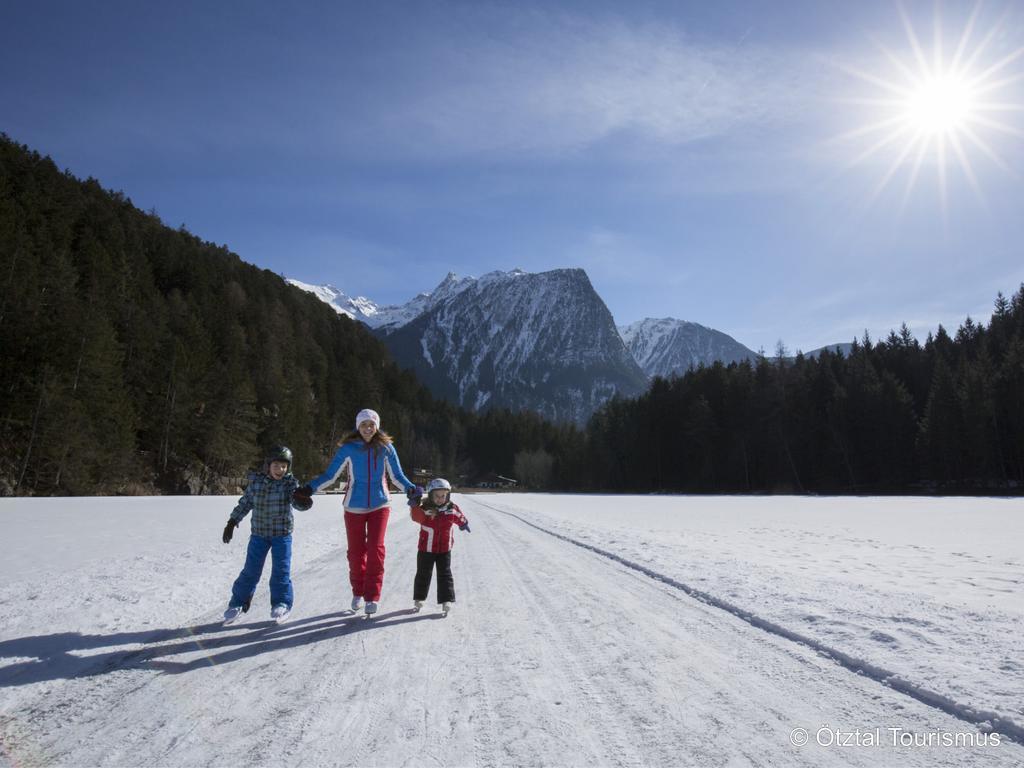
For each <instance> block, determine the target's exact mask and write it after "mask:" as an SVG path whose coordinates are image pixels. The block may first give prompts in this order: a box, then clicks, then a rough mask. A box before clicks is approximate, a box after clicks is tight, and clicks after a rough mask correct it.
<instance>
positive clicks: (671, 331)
mask: <svg viewBox="0 0 1024 768" xmlns="http://www.w3.org/2000/svg"><path fill="white" fill-rule="evenodd" d="M619 333H620V334H622V339H623V341H624V342H625V343H626V348H627V349H629V351H630V353H631V354H632V355H633V357H634V359H635V360H636V361H637V363H638V364H639V365H640V367H641V368H642V369H643V371H644V373H646V374H647V375H648V376H649V377H652V378H653V377H654V376H671V375H673V374H683V373H685V372H686V371H687V370H689V369H690V368H696V367H698V366H700V365H705V366H707V365H712V364H714V363H715V362H716V361H720V362H722V363H724V364H726V365H728V364H729V363H739V362H742V361H744V360H756V359H757V353H756V352H754V351H753V350H751V349H748V348H747V347H745V346H743V345H742V344H740V343H739V342H738V341H736V339H734V338H732V336H729V335H727V334H725V333H722V332H721V331H716V330H715V329H713V328H707V327H705V326H703V325H700V324H698V323H691V322H687V321H685V320H676V319H675V318H671V317H666V318H661V319H654V318H646V319H644V320H640V321H638V322H635V323H632V324H630V325H623V326H619Z"/></svg>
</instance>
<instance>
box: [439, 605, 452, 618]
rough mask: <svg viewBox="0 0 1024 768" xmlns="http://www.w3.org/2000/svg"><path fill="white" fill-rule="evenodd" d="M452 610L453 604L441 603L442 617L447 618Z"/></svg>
mask: <svg viewBox="0 0 1024 768" xmlns="http://www.w3.org/2000/svg"><path fill="white" fill-rule="evenodd" d="M451 609H452V604H451V603H441V615H442V616H447V615H448V611H450V610H451Z"/></svg>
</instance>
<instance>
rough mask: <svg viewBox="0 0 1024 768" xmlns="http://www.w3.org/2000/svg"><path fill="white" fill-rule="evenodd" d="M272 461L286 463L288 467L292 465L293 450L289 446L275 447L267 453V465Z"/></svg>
mask: <svg viewBox="0 0 1024 768" xmlns="http://www.w3.org/2000/svg"><path fill="white" fill-rule="evenodd" d="M272 461H286V462H288V466H289V467H291V465H292V449H291V448H289V447H288V446H287V445H275V446H274V447H273V448H271V449H270V450H269V451H267V464H269V463H270V462H272Z"/></svg>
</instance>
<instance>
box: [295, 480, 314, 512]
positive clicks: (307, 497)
mask: <svg viewBox="0 0 1024 768" xmlns="http://www.w3.org/2000/svg"><path fill="white" fill-rule="evenodd" d="M292 506H293V507H295V508H296V509H297V510H299V511H300V512H305V511H306V510H307V509H309V508H310V507H312V506H313V489H312V488H310V487H309V486H308V485H304V486H302V487H301V488H296V489H295V490H294V491H292Z"/></svg>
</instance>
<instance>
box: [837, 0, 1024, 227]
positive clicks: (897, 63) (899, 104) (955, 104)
mask: <svg viewBox="0 0 1024 768" xmlns="http://www.w3.org/2000/svg"><path fill="white" fill-rule="evenodd" d="M980 8H981V6H980V4H979V5H977V6H975V8H974V10H973V12H972V13H971V16H970V18H969V19H968V20H967V22H966V24H965V25H964V29H963V31H962V32H961V33H960V35H959V40H958V42H957V44H956V46H955V48H952V49H946V48H945V46H944V40H943V34H942V29H941V24H940V20H939V17H938V15H936V17H935V23H934V34H933V38H932V45H931V48H930V49H926V47H925V45H923V44H922V43H921V40H920V38H919V36H918V34H917V32H916V31H915V29H914V26H913V24H912V23H911V21H910V18H909V16H908V15H907V13H906V10H905V9H904V8H903V7H902V6H899V13H900V17H901V19H902V21H903V28H904V31H905V33H906V37H907V43H908V51H907V53H906V54H904V55H903V56H900V55H897V54H896V53H895V52H893V51H892V50H890V49H889V48H888V47H886V46H884V45H882V44H880V43H879V44H877V45H878V47H879V49H880V50H881V52H882V54H883V55H884V59H885V62H886V65H885V71H884V72H882V73H881V74H878V73H874V72H871V71H867V70H865V69H861V68H855V67H849V66H843V67H842V68H843V69H844V70H845V71H847V72H848V73H849V74H851V75H853V76H855V77H856V78H858V80H860V81H861V82H862V83H866V84H867V85H869V86H871V87H872V88H873V89H874V91H875V92H874V93H873V94H872V95H870V96H866V97H860V98H855V99H849V101H852V102H855V103H857V104H860V105H862V106H867V107H871V108H872V110H873V112H872V118H871V120H870V121H869V122H868V123H866V124H865V125H863V126H861V127H859V128H857V129H855V130H852V131H848V132H846V133H844V134H842V136H840V137H839V138H840V139H843V140H856V141H858V142H863V143H865V144H866V145H867V146H866V147H865V148H863V150H862V151H861V152H860V154H859V155H857V156H856V158H855V159H854V160H853V162H852V163H851V165H856V164H858V163H861V162H863V161H866V160H868V158H871V157H873V156H880V155H882V154H884V153H888V154H889V155H891V159H890V160H889V163H888V167H887V169H886V170H885V172H884V174H883V177H882V179H881V180H880V182H879V183H878V185H877V187H876V189H875V191H874V194H873V196H872V197H873V198H874V197H877V196H878V195H879V194H881V192H882V191H883V190H884V189H885V188H886V187H888V186H889V185H890V184H891V183H892V182H893V181H894V179H896V178H897V177H898V176H899V175H900V173H901V172H903V173H904V174H905V175H906V181H905V189H904V202H906V199H907V198H908V197H909V195H910V193H911V191H912V190H913V189H914V187H915V184H916V183H917V181H918V180H919V177H920V176H921V169H922V167H924V166H925V165H929V166H934V167H935V168H936V170H937V175H938V189H939V194H940V197H941V200H942V203H943V207H945V205H946V200H947V194H948V186H949V177H950V173H951V169H952V168H953V167H956V168H959V170H960V171H961V172H962V174H963V176H964V177H965V178H966V179H967V181H968V182H969V183H970V184H971V186H972V187H973V188H974V189H975V191H976V192H977V193H978V195H979V197H981V188H980V184H979V182H978V177H977V174H976V172H975V168H974V160H976V159H977V156H978V155H979V154H980V155H983V156H984V157H985V158H987V160H988V161H991V162H993V163H995V164H996V165H998V166H1000V167H1001V168H1003V169H1004V170H1006V171H1009V172H1014V171H1013V169H1012V168H1010V167H1009V166H1008V165H1007V164H1006V163H1005V162H1004V161H1003V159H1002V158H1001V157H1000V156H999V153H998V151H997V149H996V146H995V143H996V142H997V141H998V138H997V137H999V136H1000V135H1001V136H1012V137H1016V138H1018V139H1021V138H1024V131H1022V130H1021V128H1020V127H1019V122H1020V117H1021V115H1022V114H1024V104H1022V103H1020V102H1017V101H1014V100H1013V98H1012V96H1011V95H1008V94H1010V93H1011V91H1012V90H1014V89H1012V88H1011V87H1012V86H1014V85H1015V84H1017V83H1019V82H1021V81H1022V80H1024V71H1021V65H1022V64H1024V58H1022V57H1024V46H1021V47H1017V48H1016V49H1015V50H1010V51H1009V52H1006V48H1005V42H1002V41H1001V43H1000V44H1001V45H1002V47H1003V52H1002V53H1001V54H996V55H993V49H994V48H995V47H996V46H995V45H993V42H994V41H995V40H996V39H997V36H999V34H1000V31H1001V26H1000V24H999V23H996V24H994V25H992V26H991V27H990V28H989V29H988V31H987V32H986V33H985V34H983V35H979V34H977V30H976V27H977V21H978V14H979V11H980ZM947 50H949V51H950V52H949V53H948V54H947ZM954 159H955V160H954ZM954 162H955V166H954Z"/></svg>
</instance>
